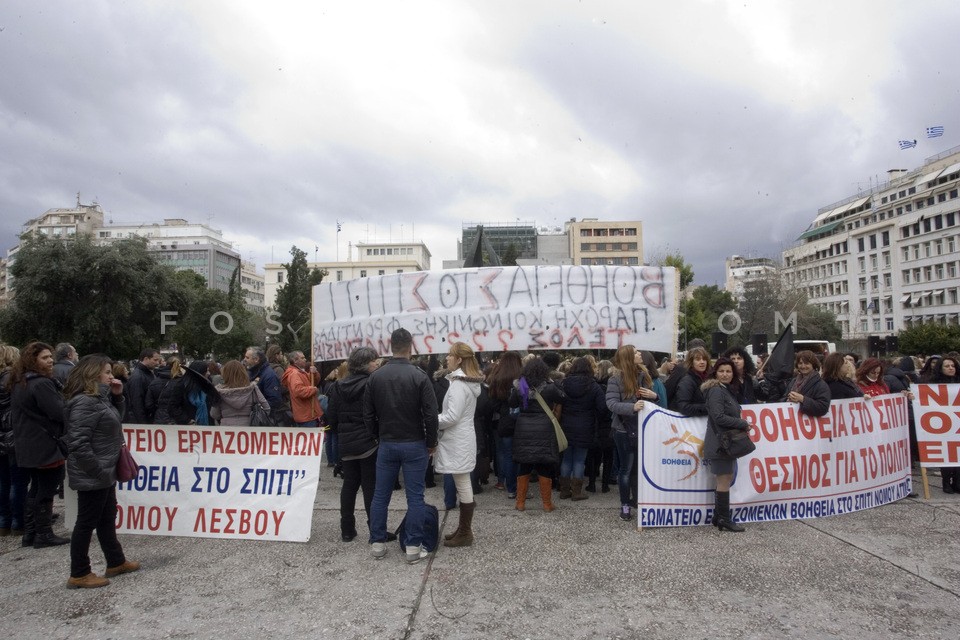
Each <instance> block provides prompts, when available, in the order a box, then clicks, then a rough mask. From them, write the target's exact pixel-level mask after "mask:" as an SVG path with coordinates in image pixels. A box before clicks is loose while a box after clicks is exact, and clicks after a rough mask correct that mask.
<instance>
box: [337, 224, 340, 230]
mask: <svg viewBox="0 0 960 640" xmlns="http://www.w3.org/2000/svg"><path fill="white" fill-rule="evenodd" d="M337 233H340V222H339V221H337Z"/></svg>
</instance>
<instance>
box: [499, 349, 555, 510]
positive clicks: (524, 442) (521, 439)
mask: <svg viewBox="0 0 960 640" xmlns="http://www.w3.org/2000/svg"><path fill="white" fill-rule="evenodd" d="M538 396H539V398H540V400H538V399H537V397H538ZM541 400H542V401H543V403H544V404H545V405H546V407H547V409H548V410H553V411H555V410H556V407H557V405H561V406H562V404H563V401H564V395H563V392H562V391H561V390H560V389H559V388H557V386H556V385H554V384H553V383H552V382H550V369H549V368H548V367H547V365H546V364H545V363H544V362H543V360H541V359H540V358H538V357H536V356H534V357H533V358H531V359H530V360H527V362H526V363H524V365H523V369H522V370H521V375H520V379H519V380H517V382H516V384H515V385H514V387H513V389H511V391H510V399H509V401H508V402H509V405H510V407H511V408H512V409H519V412H518V413H516V425H515V426H514V432H513V461H514V462H515V463H516V464H517V465H519V468H518V470H517V502H516V508H517V511H524V510H525V509H526V500H527V489H528V488H529V486H530V473H532V472H533V471H536V472H537V481H538V483H539V485H540V498H541V500H543V510H544V511H553V510H554V506H553V496H552V494H551V492H552V491H553V481H552V478H553V474H554V473H555V471H556V466H557V462H558V461H559V459H560V446H559V444H558V443H557V434H556V430H555V429H554V426H553V419H552V418H551V417H550V416H549V415H547V413H546V412H545V411H544V409H543V406H541V402H540V401H541Z"/></svg>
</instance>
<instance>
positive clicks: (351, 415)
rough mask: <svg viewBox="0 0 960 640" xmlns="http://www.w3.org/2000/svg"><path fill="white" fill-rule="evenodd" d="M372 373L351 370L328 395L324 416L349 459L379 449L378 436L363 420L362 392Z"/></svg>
mask: <svg viewBox="0 0 960 640" xmlns="http://www.w3.org/2000/svg"><path fill="white" fill-rule="evenodd" d="M369 378H370V374H369V373H367V372H366V371H364V372H361V373H351V374H350V375H348V376H347V377H346V378H344V379H343V380H337V381H336V382H335V383H334V384H333V385H332V386H331V387H330V389H329V391H328V392H327V398H328V399H329V401H328V404H327V412H326V413H325V414H324V416H325V417H326V419H327V424H328V425H329V426H330V429H331V430H332V431H333V432H334V433H336V434H337V438H338V439H337V448H338V449H339V450H340V457H341V458H343V459H345V460H349V459H357V458H365V457H367V455H369V454H371V453H373V452H374V451H376V449H377V439H376V438H374V437H373V434H372V433H370V431H369V430H368V429H367V427H366V425H365V424H363V394H364V392H365V391H366V390H367V380H368V379H369Z"/></svg>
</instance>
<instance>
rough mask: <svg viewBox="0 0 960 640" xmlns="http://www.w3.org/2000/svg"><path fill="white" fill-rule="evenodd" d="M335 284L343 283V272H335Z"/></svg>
mask: <svg viewBox="0 0 960 640" xmlns="http://www.w3.org/2000/svg"><path fill="white" fill-rule="evenodd" d="M337 282H343V271H341V270H338V271H337Z"/></svg>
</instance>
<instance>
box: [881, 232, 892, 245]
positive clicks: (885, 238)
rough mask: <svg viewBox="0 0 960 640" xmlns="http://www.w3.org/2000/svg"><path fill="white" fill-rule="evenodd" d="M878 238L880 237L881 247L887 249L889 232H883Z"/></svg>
mask: <svg viewBox="0 0 960 640" xmlns="http://www.w3.org/2000/svg"><path fill="white" fill-rule="evenodd" d="M880 237H881V243H882V244H883V246H885V247H889V246H890V232H889V231H884V232H883V233H882V234H881V235H880Z"/></svg>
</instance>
